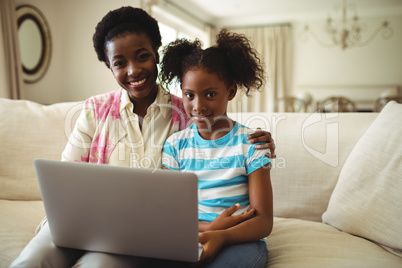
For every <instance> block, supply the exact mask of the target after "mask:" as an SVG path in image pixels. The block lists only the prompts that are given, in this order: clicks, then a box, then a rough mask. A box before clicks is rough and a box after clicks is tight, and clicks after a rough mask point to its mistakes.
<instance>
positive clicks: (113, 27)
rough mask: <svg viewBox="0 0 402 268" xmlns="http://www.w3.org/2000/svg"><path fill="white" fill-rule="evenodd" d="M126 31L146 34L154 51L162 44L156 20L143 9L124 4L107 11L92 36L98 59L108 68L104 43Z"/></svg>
mask: <svg viewBox="0 0 402 268" xmlns="http://www.w3.org/2000/svg"><path fill="white" fill-rule="evenodd" d="M126 33H143V34H146V35H147V36H148V37H149V39H150V40H151V43H152V47H153V49H154V50H155V51H158V49H159V47H160V46H161V45H162V37H161V34H160V32H159V26H158V22H157V21H156V20H155V19H154V18H153V17H151V16H150V15H149V14H148V13H147V12H145V11H144V10H142V9H140V8H134V7H130V6H125V7H121V8H119V9H115V10H112V11H109V12H108V13H107V14H106V15H105V16H104V17H103V18H102V20H101V21H100V22H99V23H98V24H97V26H96V28H95V33H94V35H93V38H92V40H93V44H94V48H95V52H96V54H97V55H98V59H99V61H103V62H104V63H105V64H106V66H107V67H108V68H110V66H109V60H108V58H107V56H106V55H107V54H106V43H107V42H108V41H111V40H113V38H115V37H117V36H121V35H124V34H126Z"/></svg>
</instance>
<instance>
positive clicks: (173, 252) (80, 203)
mask: <svg viewBox="0 0 402 268" xmlns="http://www.w3.org/2000/svg"><path fill="white" fill-rule="evenodd" d="M34 165H35V169H36V173H37V177H38V181H39V187H40V191H41V195H42V199H43V202H44V206H45V211H46V215H47V218H48V224H49V228H50V232H51V235H52V238H53V242H54V244H55V245H56V246H59V247H67V248H76V249H83V250H88V251H99V252H107V253H114V254H124V255H133V256H140V257H148V258H159V259H168V260H178V261H187V262H196V261H197V260H198V259H199V255H200V253H201V251H202V248H200V246H199V243H198V200H197V198H198V195H197V185H198V178H197V176H196V175H195V174H193V173H181V172H178V171H171V170H162V169H158V170H155V169H132V168H128V167H116V166H109V165H98V164H90V163H73V162H62V161H56V160H46V159H35V161H34Z"/></svg>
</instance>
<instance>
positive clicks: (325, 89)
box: [292, 15, 402, 110]
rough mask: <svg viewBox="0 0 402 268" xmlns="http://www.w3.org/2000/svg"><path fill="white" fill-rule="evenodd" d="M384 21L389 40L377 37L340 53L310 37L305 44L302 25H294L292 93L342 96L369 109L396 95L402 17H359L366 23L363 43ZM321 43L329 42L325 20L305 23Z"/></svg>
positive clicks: (401, 70) (401, 75)
mask: <svg viewBox="0 0 402 268" xmlns="http://www.w3.org/2000/svg"><path fill="white" fill-rule="evenodd" d="M384 19H387V20H388V21H389V22H390V25H391V27H392V28H393V36H392V38H391V39H389V40H385V39H383V38H382V36H381V34H378V35H377V36H376V38H375V39H374V40H373V41H372V42H371V43H369V44H368V45H366V46H364V47H355V48H350V49H346V50H342V49H341V48H340V47H335V48H326V47H323V46H322V45H320V44H319V42H317V41H316V40H315V39H314V38H313V37H312V36H311V35H310V37H309V38H308V40H307V41H305V40H304V39H303V38H302V36H301V33H302V32H303V29H304V25H305V23H304V22H296V23H294V24H293V30H294V32H293V39H294V55H293V60H294V65H293V90H292V91H293V94H294V95H297V94H298V93H300V92H309V93H312V94H314V96H315V98H316V100H317V99H320V98H321V99H322V98H324V97H325V96H329V95H345V96H347V97H350V98H353V99H357V100H358V101H360V104H359V105H360V107H358V108H362V109H363V110H364V109H369V108H371V107H372V106H373V104H374V99H375V98H378V97H379V95H381V94H383V93H386V92H388V93H390V92H391V93H392V92H396V90H397V89H398V87H400V86H402V53H401V48H402V15H398V16H395V15H394V16H390V17H384V16H382V17H369V18H361V21H362V22H364V23H365V24H366V27H365V30H364V31H363V33H362V34H363V38H362V40H367V39H368V38H369V36H370V35H371V34H372V33H373V32H374V30H375V29H376V28H377V27H378V26H379V25H381V24H382V22H383V21H384ZM306 23H307V24H308V25H309V27H310V29H311V30H312V31H313V32H314V33H315V35H316V36H317V37H318V38H320V40H321V41H322V42H326V43H329V42H330V41H329V39H328V38H326V37H327V34H326V33H325V32H324V26H325V21H307V22H306Z"/></svg>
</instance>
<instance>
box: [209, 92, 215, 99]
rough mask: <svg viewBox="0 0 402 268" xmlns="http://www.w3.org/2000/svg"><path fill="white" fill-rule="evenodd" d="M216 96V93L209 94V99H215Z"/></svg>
mask: <svg viewBox="0 0 402 268" xmlns="http://www.w3.org/2000/svg"><path fill="white" fill-rule="evenodd" d="M215 96H216V93H215V92H209V93H208V94H207V97H208V98H213V97H215Z"/></svg>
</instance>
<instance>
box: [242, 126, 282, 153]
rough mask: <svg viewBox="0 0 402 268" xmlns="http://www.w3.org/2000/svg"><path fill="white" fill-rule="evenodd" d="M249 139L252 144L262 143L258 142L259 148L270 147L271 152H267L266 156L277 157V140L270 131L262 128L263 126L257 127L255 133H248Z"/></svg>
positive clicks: (257, 146)
mask: <svg viewBox="0 0 402 268" xmlns="http://www.w3.org/2000/svg"><path fill="white" fill-rule="evenodd" d="M247 139H248V141H249V142H250V143H251V144H254V143H262V144H257V145H256V146H255V148H256V149H257V150H263V149H269V150H270V153H267V154H266V156H267V157H268V158H276V154H275V141H274V139H273V138H272V136H271V133H270V132H268V131H264V130H261V128H257V130H256V131H255V132H254V133H252V134H250V135H248V137H247Z"/></svg>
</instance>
